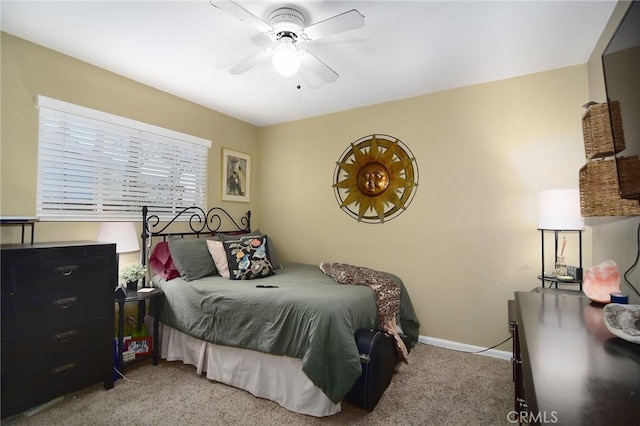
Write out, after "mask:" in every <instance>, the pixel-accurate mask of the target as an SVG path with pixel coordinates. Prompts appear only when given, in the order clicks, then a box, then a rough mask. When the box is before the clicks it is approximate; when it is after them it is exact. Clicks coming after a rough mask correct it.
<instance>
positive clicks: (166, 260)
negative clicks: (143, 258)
mask: <svg viewBox="0 0 640 426" xmlns="http://www.w3.org/2000/svg"><path fill="white" fill-rule="evenodd" d="M149 267H150V268H151V270H152V271H153V272H154V273H155V274H156V275H160V276H161V277H162V278H163V279H164V280H165V281H169V280H172V279H174V278H177V277H179V276H180V272H178V270H177V269H176V265H175V264H174V263H173V259H172V258H171V252H170V251H169V243H167V242H166V241H161V242H159V243H158V244H156V246H155V247H154V248H153V252H152V253H151V256H150V257H149Z"/></svg>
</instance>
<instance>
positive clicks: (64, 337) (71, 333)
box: [53, 330, 77, 343]
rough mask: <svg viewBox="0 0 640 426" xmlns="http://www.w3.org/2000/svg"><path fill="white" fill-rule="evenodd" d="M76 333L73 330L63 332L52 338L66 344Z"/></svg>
mask: <svg viewBox="0 0 640 426" xmlns="http://www.w3.org/2000/svg"><path fill="white" fill-rule="evenodd" d="M76 333H77V331H75V330H69V331H64V332H62V333H58V334H54V335H53V337H54V338H55V339H56V340H57V341H58V342H62V343H67V342H68V341H69V340H71V338H72V337H73V336H74V335H75V334H76Z"/></svg>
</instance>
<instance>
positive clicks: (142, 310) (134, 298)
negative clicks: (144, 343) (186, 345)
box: [115, 288, 164, 368]
mask: <svg viewBox="0 0 640 426" xmlns="http://www.w3.org/2000/svg"><path fill="white" fill-rule="evenodd" d="M162 294H164V292H163V291H162V289H160V288H154V289H153V291H149V292H139V291H127V293H126V296H125V297H116V299H115V300H116V303H117V304H118V306H119V308H120V309H119V312H118V367H120V368H123V366H124V364H123V361H122V352H124V341H123V340H124V305H125V303H130V302H138V322H137V326H138V330H139V329H140V328H141V327H142V323H143V322H144V317H145V315H146V301H147V300H152V299H155V298H156V297H158V296H160V295H162ZM157 302H158V301H155V303H151V308H152V311H153V312H152V315H153V351H152V355H151V356H152V359H153V365H158V358H159V346H160V345H159V344H158V338H159V336H158V335H159V333H158V316H159V315H160V305H159V304H158V303H157Z"/></svg>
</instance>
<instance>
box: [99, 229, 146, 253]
mask: <svg viewBox="0 0 640 426" xmlns="http://www.w3.org/2000/svg"><path fill="white" fill-rule="evenodd" d="M97 240H98V241H104V242H107V243H116V253H129V252H132V251H138V250H140V245H139V244H138V235H137V234H136V227H135V226H134V224H133V222H103V223H101V224H100V227H99V228H98V238H97Z"/></svg>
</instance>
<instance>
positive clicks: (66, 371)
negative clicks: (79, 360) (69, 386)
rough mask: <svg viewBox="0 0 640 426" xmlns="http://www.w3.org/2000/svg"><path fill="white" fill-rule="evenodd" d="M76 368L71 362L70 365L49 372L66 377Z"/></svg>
mask: <svg viewBox="0 0 640 426" xmlns="http://www.w3.org/2000/svg"><path fill="white" fill-rule="evenodd" d="M75 366H76V363H75V362H72V363H71V364H67V365H62V366H60V367H56V368H54V369H53V370H51V372H52V373H53V374H58V375H60V376H66V375H67V374H69V372H71V370H73V369H74V368H75Z"/></svg>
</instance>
